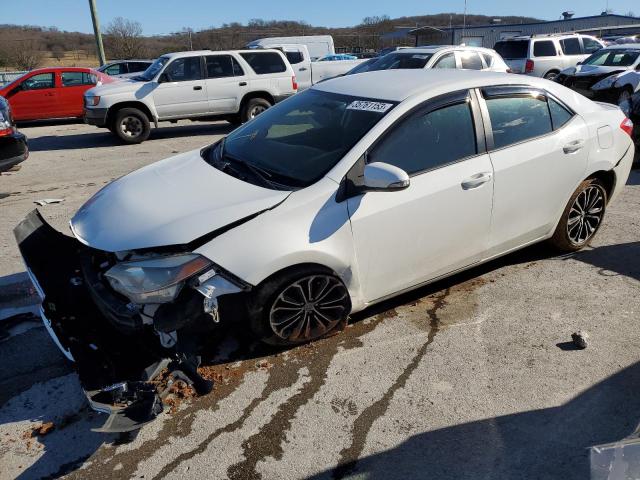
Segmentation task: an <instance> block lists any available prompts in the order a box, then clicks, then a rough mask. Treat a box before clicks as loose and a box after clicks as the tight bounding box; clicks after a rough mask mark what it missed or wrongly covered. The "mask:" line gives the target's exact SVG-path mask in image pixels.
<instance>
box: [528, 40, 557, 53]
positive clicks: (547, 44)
mask: <svg viewBox="0 0 640 480" xmlns="http://www.w3.org/2000/svg"><path fill="white" fill-rule="evenodd" d="M556 55H557V52H556V46H555V45H554V44H553V42H552V41H551V40H542V41H537V42H535V43H534V44H533V56H534V57H555V56H556Z"/></svg>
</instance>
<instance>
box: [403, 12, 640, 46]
mask: <svg viewBox="0 0 640 480" xmlns="http://www.w3.org/2000/svg"><path fill="white" fill-rule="evenodd" d="M616 27H625V29H628V30H634V29H635V31H636V33H637V32H640V18H637V17H629V16H626V15H614V14H603V15H594V16H592V17H579V18H569V17H568V16H567V18H566V19H564V20H553V21H549V22H536V23H512V24H501V23H494V24H491V25H481V26H471V27H466V28H464V27H461V26H457V27H419V28H414V29H412V30H410V31H409V34H410V35H412V36H413V37H414V38H415V45H416V46H417V45H459V44H461V43H464V44H465V45H475V46H478V47H487V48H493V46H494V44H495V43H496V42H497V41H498V40H504V39H505V38H509V37H515V36H518V35H536V34H545V33H567V32H576V31H580V32H589V33H592V34H596V35H598V34H599V32H600V31H602V32H601V33H600V34H604V33H605V32H609V31H611V30H612V29H615V28H616Z"/></svg>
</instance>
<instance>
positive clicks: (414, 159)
mask: <svg viewBox="0 0 640 480" xmlns="http://www.w3.org/2000/svg"><path fill="white" fill-rule="evenodd" d="M476 153H477V148H476V136H475V130H474V125H473V119H472V116H471V108H470V106H469V104H468V103H466V102H465V103H459V104H455V105H450V106H446V107H443V108H440V109H438V110H434V111H431V112H429V113H419V114H416V115H414V116H412V117H410V118H409V119H407V120H405V121H404V122H402V123H401V124H400V125H399V126H397V127H396V128H394V129H393V130H392V131H391V133H390V134H389V135H387V136H386V137H385V138H384V140H383V141H382V143H381V144H379V145H378V146H376V147H375V149H374V150H373V152H372V153H371V154H370V155H369V160H368V161H369V162H385V163H389V164H391V165H395V166H397V167H399V168H402V169H403V170H404V171H406V172H407V173H408V174H409V175H411V174H415V173H419V172H423V171H425V170H432V169H434V168H438V167H441V166H443V165H446V164H448V163H452V162H455V161H457V160H461V159H463V158H465V157H469V156H472V155H475V154H476Z"/></svg>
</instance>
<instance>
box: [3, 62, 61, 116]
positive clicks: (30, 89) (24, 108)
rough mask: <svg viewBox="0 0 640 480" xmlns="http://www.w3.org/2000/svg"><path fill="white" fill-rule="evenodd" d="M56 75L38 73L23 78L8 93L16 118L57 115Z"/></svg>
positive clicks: (52, 73)
mask: <svg viewBox="0 0 640 480" xmlns="http://www.w3.org/2000/svg"><path fill="white" fill-rule="evenodd" d="M57 93H58V92H57V90H56V75H55V73H54V72H46V73H36V74H34V75H30V76H29V77H27V78H25V79H23V80H22V81H21V82H20V83H19V84H17V85H16V86H15V88H13V89H12V90H11V91H10V92H9V93H8V94H7V100H9V104H10V105H11V110H12V112H13V118H14V119H15V120H38V119H44V118H55V117H56V115H57V110H58V106H57V100H56V97H57Z"/></svg>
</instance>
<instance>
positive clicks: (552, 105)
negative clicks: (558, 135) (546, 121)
mask: <svg viewBox="0 0 640 480" xmlns="http://www.w3.org/2000/svg"><path fill="white" fill-rule="evenodd" d="M549 111H550V112H551V122H552V123H553V129H554V130H557V129H559V128H561V127H562V126H563V125H564V124H565V123H567V122H568V121H569V120H571V119H572V118H573V113H571V112H570V111H569V110H567V109H566V108H564V107H563V106H562V105H560V104H559V103H558V102H556V101H555V100H553V99H552V98H550V99H549Z"/></svg>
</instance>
